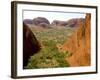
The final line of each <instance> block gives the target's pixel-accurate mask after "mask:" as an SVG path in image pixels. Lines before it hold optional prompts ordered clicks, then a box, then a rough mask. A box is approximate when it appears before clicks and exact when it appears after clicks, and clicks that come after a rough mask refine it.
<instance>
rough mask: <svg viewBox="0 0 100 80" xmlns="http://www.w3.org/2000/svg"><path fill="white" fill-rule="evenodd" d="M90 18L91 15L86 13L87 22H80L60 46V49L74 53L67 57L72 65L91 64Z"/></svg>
mask: <svg viewBox="0 0 100 80" xmlns="http://www.w3.org/2000/svg"><path fill="white" fill-rule="evenodd" d="M90 20H91V15H90V14H86V17H85V22H84V23H80V25H79V27H78V29H77V30H76V32H75V33H74V34H73V35H72V36H71V37H70V38H69V40H67V42H65V43H64V44H63V45H62V46H61V47H60V51H63V52H64V51H68V52H69V53H72V55H71V56H69V57H66V60H67V61H68V62H69V64H70V66H89V65H90V64H91V59H90V56H91V54H90Z"/></svg>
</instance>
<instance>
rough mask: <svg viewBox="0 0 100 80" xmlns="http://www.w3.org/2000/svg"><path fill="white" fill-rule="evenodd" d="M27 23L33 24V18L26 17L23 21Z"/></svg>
mask: <svg viewBox="0 0 100 80" xmlns="http://www.w3.org/2000/svg"><path fill="white" fill-rule="evenodd" d="M23 22H24V23H25V24H33V20H32V19H24V21H23Z"/></svg>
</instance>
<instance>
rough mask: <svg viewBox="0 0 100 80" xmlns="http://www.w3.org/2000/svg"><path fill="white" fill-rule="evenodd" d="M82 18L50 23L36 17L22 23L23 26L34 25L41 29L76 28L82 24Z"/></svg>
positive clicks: (45, 19) (43, 18)
mask: <svg viewBox="0 0 100 80" xmlns="http://www.w3.org/2000/svg"><path fill="white" fill-rule="evenodd" d="M84 21H85V19H84V18H72V19H69V20H68V21H61V20H53V21H52V22H51V23H50V22H49V20H48V19H47V18H45V17H36V18H34V19H24V20H23V22H24V23H25V24H30V25H35V26H39V27H43V28H50V27H58V26H61V27H77V26H79V24H80V23H81V22H84Z"/></svg>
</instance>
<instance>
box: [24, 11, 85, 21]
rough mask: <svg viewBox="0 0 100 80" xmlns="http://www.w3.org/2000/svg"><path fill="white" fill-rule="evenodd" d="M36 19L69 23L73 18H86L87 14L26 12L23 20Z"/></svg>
mask: <svg viewBox="0 0 100 80" xmlns="http://www.w3.org/2000/svg"><path fill="white" fill-rule="evenodd" d="M36 17H45V18H47V19H48V20H49V21H50V22H52V21H53V20H62V21H67V20H69V19H72V18H85V13H75V12H73V13H71V12H50V11H49V12H48V11H24V13H23V19H33V18H36Z"/></svg>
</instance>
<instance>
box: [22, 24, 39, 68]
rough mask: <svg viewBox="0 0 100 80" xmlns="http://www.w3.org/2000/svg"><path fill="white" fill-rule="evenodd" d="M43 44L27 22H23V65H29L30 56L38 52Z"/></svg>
mask: <svg viewBox="0 0 100 80" xmlns="http://www.w3.org/2000/svg"><path fill="white" fill-rule="evenodd" d="M40 49H41V45H40V43H39V42H38V40H37V39H36V37H35V35H34V34H33V32H32V31H31V30H30V28H29V27H28V25H27V24H25V23H23V67H25V66H27V63H28V60H29V58H30V56H32V55H33V54H35V53H37V52H38V51H39V50H40Z"/></svg>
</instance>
